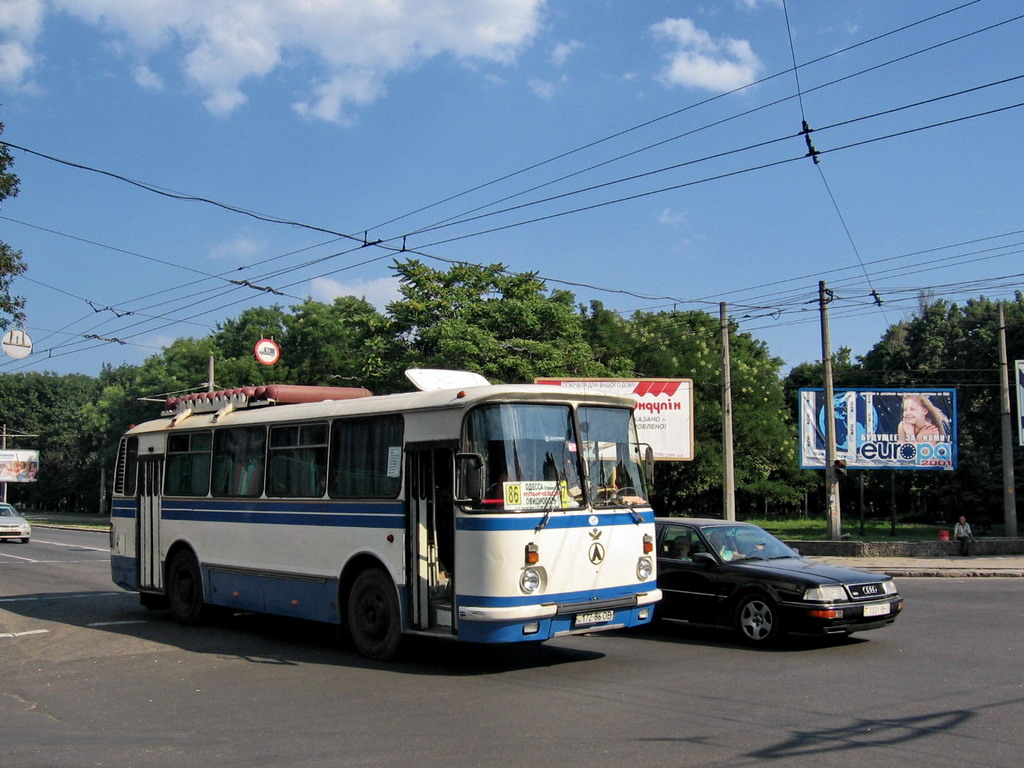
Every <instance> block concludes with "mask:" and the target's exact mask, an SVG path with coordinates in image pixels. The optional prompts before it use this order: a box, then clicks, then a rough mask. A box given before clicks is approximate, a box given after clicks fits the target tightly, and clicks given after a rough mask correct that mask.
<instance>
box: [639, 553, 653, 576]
mask: <svg viewBox="0 0 1024 768" xmlns="http://www.w3.org/2000/svg"><path fill="white" fill-rule="evenodd" d="M652 573H654V564H653V563H652V562H651V558H649V557H641V558H640V559H639V560H637V561H636V576H637V578H638V579H640V581H647V580H648V579H649V578H651V574H652Z"/></svg>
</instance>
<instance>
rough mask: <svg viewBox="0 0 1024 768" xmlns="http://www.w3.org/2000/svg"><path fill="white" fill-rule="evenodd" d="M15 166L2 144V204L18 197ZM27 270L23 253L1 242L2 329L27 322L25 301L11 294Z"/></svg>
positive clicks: (0, 307) (0, 169)
mask: <svg viewBox="0 0 1024 768" xmlns="http://www.w3.org/2000/svg"><path fill="white" fill-rule="evenodd" d="M3 132H4V124H3V123H0V136H2V135H3ZM13 166H14V158H13V157H12V156H11V153H10V150H9V149H8V148H7V145H6V144H4V143H3V142H0V203H2V202H3V201H4V200H6V199H7V198H9V197H17V196H18V177H17V176H15V175H14V172H13V171H12V170H11V168H12V167H13ZM25 269H26V267H25V262H24V261H23V260H22V257H21V251H16V250H14V249H13V248H11V246H9V245H8V244H7V243H5V242H3V241H0V329H5V328H9V327H10V326H11V325H12V324H20V323H23V322H24V321H25V299H23V298H22V297H20V296H14V295H12V294H11V283H12V282H13V281H14V278H16V277H17V276H18V275H20V274H21V273H23V272H24V271H25Z"/></svg>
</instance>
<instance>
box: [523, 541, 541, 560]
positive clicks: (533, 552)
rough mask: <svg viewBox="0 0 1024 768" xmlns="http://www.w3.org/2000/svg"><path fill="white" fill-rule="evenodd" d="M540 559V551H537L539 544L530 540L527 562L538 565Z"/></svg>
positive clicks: (527, 549) (527, 546) (527, 547)
mask: <svg viewBox="0 0 1024 768" xmlns="http://www.w3.org/2000/svg"><path fill="white" fill-rule="evenodd" d="M539 561H540V552H538V551H537V545H536V544H534V543H533V542H530V543H529V544H527V545H526V564H527V565H536V564H537V563H538V562H539Z"/></svg>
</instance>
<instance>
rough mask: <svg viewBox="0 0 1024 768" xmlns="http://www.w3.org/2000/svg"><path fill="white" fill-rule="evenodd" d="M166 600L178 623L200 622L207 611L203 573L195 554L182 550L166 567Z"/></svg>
mask: <svg viewBox="0 0 1024 768" xmlns="http://www.w3.org/2000/svg"><path fill="white" fill-rule="evenodd" d="M167 601H168V602H169V603H170V607H171V614H172V615H173V616H174V618H175V620H176V621H177V622H178V623H179V624H201V623H202V622H203V620H204V619H206V618H207V615H208V613H209V611H208V610H207V605H206V603H204V602H203V575H202V573H201V572H200V570H199V563H198V562H196V558H195V555H193V554H192V553H191V552H188V551H185V550H182V551H181V552H178V554H176V555H175V556H174V558H173V559H172V560H171V565H170V567H169V568H168V569H167Z"/></svg>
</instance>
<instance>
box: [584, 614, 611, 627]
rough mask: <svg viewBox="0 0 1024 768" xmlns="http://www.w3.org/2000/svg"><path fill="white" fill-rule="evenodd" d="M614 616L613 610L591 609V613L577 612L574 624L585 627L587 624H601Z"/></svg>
mask: <svg viewBox="0 0 1024 768" xmlns="http://www.w3.org/2000/svg"><path fill="white" fill-rule="evenodd" d="M614 618H615V611H592V612H591V613H577V614H576V621H575V622H574V626H577V627H585V626H587V625H588V624H602V623H604V622H606V621H611V620H612V619H614Z"/></svg>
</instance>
